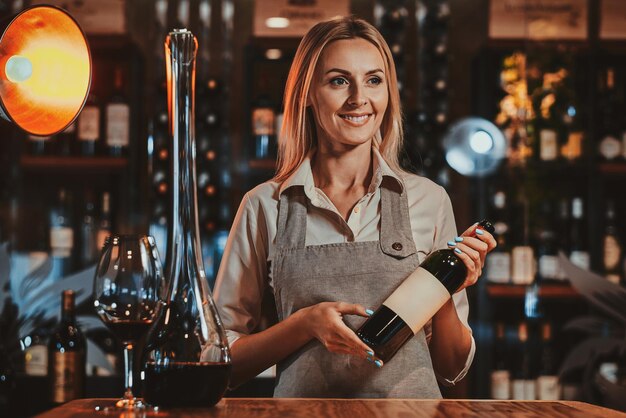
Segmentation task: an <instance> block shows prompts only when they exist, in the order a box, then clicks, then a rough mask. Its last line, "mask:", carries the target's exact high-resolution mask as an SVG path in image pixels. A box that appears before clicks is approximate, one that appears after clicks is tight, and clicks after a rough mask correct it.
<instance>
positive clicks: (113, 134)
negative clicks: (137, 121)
mask: <svg viewBox="0 0 626 418" xmlns="http://www.w3.org/2000/svg"><path fill="white" fill-rule="evenodd" d="M105 118H106V145H107V148H108V151H109V155H111V156H112V157H121V156H125V155H126V154H127V153H128V140H129V134H130V106H129V105H128V100H127V99H126V97H125V95H124V73H123V71H122V68H121V67H117V68H116V69H115V90H114V92H113V96H112V97H111V99H110V100H109V103H107V105H106V109H105Z"/></svg>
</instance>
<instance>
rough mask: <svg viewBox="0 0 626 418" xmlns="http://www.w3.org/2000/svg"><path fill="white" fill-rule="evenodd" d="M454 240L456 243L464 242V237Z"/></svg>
mask: <svg viewBox="0 0 626 418" xmlns="http://www.w3.org/2000/svg"><path fill="white" fill-rule="evenodd" d="M454 240H455V241H456V242H463V237H456V238H455V239H454Z"/></svg>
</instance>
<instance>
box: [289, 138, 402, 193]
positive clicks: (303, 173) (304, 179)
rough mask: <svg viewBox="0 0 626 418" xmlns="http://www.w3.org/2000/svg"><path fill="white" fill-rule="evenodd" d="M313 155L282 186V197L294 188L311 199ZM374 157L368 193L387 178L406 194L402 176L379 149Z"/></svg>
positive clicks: (313, 185) (375, 149)
mask: <svg viewBox="0 0 626 418" xmlns="http://www.w3.org/2000/svg"><path fill="white" fill-rule="evenodd" d="M312 155H313V153H309V155H307V156H306V158H305V159H304V160H303V161H302V164H300V167H298V169H297V170H296V171H295V172H294V173H293V174H292V175H291V176H289V177H288V178H287V180H285V181H284V182H283V183H282V184H281V185H280V189H279V192H278V193H279V195H282V194H283V192H284V191H285V190H287V189H289V188H290V187H293V186H302V187H304V192H305V194H306V195H307V196H309V197H310V196H311V195H312V194H313V190H314V189H315V182H314V181H313V171H312V170H311V157H312ZM372 157H373V158H372V164H373V168H374V175H373V176H372V182H371V183H370V187H369V189H368V192H369V193H373V192H374V191H375V190H376V189H377V188H379V187H380V186H381V184H382V182H383V179H384V178H385V177H387V178H390V179H392V180H393V181H395V182H396V183H397V184H398V186H400V190H401V191H402V192H404V183H403V182H402V180H401V178H400V176H399V175H398V174H397V173H396V172H394V171H393V170H392V169H391V167H389V164H387V161H385V159H384V158H383V156H382V155H381V154H380V151H378V149H377V148H372Z"/></svg>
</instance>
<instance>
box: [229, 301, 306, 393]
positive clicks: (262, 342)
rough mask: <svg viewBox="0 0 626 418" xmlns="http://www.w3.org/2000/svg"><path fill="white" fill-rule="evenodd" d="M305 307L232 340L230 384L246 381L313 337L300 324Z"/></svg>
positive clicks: (302, 320) (236, 384) (235, 384)
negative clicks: (256, 331)
mask: <svg viewBox="0 0 626 418" xmlns="http://www.w3.org/2000/svg"><path fill="white" fill-rule="evenodd" d="M304 310H305V309H303V310H300V311H298V312H296V313H294V314H293V315H291V316H290V317H289V318H287V319H285V320H284V321H281V322H279V323H278V324H276V325H274V326H272V327H270V328H268V329H266V330H264V331H261V332H258V333H256V334H251V335H245V336H242V337H241V338H239V339H238V340H237V341H235V342H234V343H233V345H232V347H231V356H232V364H233V369H232V374H231V382H230V386H231V387H236V386H238V385H240V384H242V383H245V382H246V381H248V380H249V379H251V378H253V377H255V376H256V375H258V374H259V373H261V372H262V371H264V370H265V369H267V368H269V367H271V366H273V365H274V364H276V363H278V362H279V361H281V360H283V359H284V358H285V357H287V356H289V355H290V354H292V353H293V352H295V351H296V350H298V349H300V348H301V347H302V346H304V345H305V344H306V343H307V342H309V341H310V340H311V339H312V338H313V337H312V335H311V334H310V333H309V332H308V331H307V327H306V326H304V325H303V324H304V320H305V318H304V312H303V311H304Z"/></svg>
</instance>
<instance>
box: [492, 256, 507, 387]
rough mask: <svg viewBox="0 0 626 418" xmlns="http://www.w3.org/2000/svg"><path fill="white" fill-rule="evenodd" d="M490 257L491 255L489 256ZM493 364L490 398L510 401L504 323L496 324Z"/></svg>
mask: <svg viewBox="0 0 626 418" xmlns="http://www.w3.org/2000/svg"><path fill="white" fill-rule="evenodd" d="M489 256H491V254H490V255H489ZM493 360H494V364H493V369H492V370H491V398H492V399H511V372H510V366H509V355H508V353H507V342H506V334H505V326H504V322H502V321H498V322H496V339H495V342H494V357H493Z"/></svg>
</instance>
